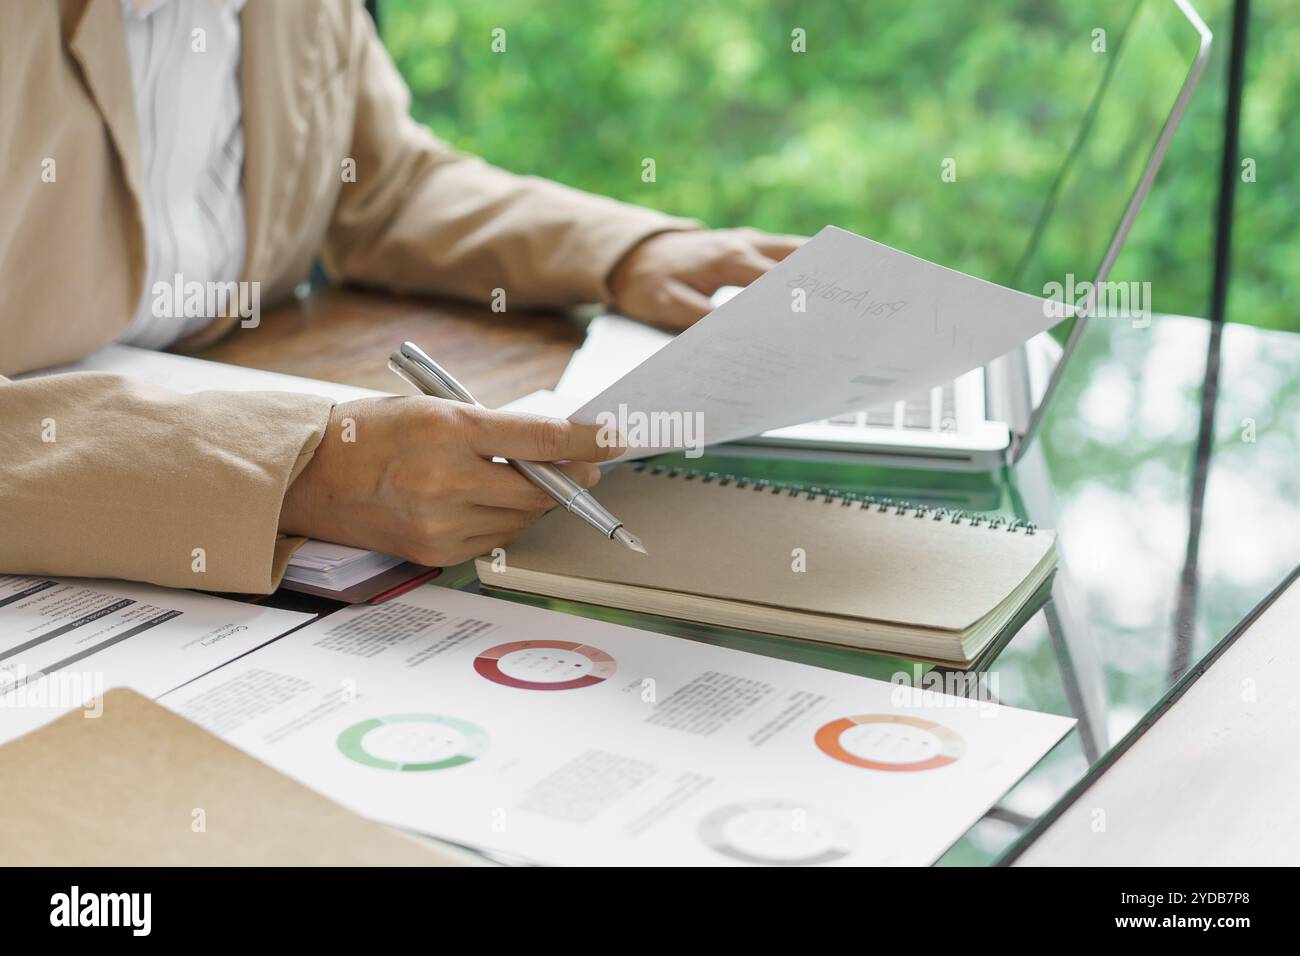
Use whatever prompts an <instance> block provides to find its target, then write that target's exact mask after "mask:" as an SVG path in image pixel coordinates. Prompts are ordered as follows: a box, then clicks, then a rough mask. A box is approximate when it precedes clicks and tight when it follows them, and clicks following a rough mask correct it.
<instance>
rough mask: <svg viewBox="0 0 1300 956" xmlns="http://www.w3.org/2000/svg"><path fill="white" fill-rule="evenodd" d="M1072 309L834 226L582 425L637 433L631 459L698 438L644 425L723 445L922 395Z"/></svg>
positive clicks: (602, 399) (585, 410) (625, 384)
mask: <svg viewBox="0 0 1300 956" xmlns="http://www.w3.org/2000/svg"><path fill="white" fill-rule="evenodd" d="M1068 311H1069V310H1068V308H1067V307H1066V306H1064V305H1062V304H1061V303H1056V302H1051V301H1048V300H1044V299H1041V298H1038V297H1037V296H1032V295H1027V294H1025V293H1022V292H1016V291H1015V290H1013V289H1008V288H1005V287H1003V286H999V285H996V284H994V283H991V282H986V281H984V280H982V279H976V278H973V277H972V276H968V275H965V274H964V273H961V272H956V271H954V270H952V269H947V268H944V267H943V266H939V265H936V264H935V263H932V262H928V261H926V260H924V259H918V258H916V257H915V256H911V255H908V254H907V253H905V252H900V251H898V250H897V249H893V248H890V247H889V246H886V245H882V244H880V243H877V242H873V241H872V240H870V239H865V238H863V237H861V236H857V235H854V234H853V233H851V232H846V231H844V230H843V229H837V228H835V227H834V226H827V227H826V228H825V229H823V230H822V231H821V232H819V233H818V234H817V235H816V236H814V237H813V238H812V239H810V240H809V241H808V242H807V243H805V244H804V245H803V246H802V247H800V248H799V249H797V250H795V251H794V252H793V253H791V254H790V255H789V256H788V257H787V258H786V259H785V260H783V261H782V262H780V263H778V264H777V265H776V266H775V267H774V268H772V269H771V270H770V271H769V272H767V273H766V274H765V275H763V276H760V277H759V278H758V279H757V280H755V281H754V282H753V283H752V284H750V285H749V286H748V287H746V288H745V289H744V290H743V291H742V292H740V293H739V294H738V295H736V296H735V297H733V298H731V299H730V300H728V301H727V302H725V303H723V304H722V305H721V306H719V307H718V308H717V309H715V310H714V311H713V312H712V313H710V314H709V315H708V316H706V317H705V318H703V319H701V320H700V321H699V322H697V323H696V324H695V325H693V326H691V327H690V328H688V329H686V330H685V331H684V332H682V333H681V334H680V335H678V336H677V337H676V338H674V339H673V340H672V341H671V342H668V343H667V344H665V345H663V347H662V348H659V349H658V350H657V351H654V352H653V354H651V355H650V356H649V358H646V359H645V360H644V361H643V362H642V363H641V364H639V365H637V366H636V367H635V368H634V369H632V370H631V371H629V372H627V373H626V374H624V375H622V376H621V377H619V378H618V380H617V381H615V382H613V383H612V384H609V385H608V387H606V388H604V390H603V391H601V392H600V394H598V395H596V396H595V397H594V398H590V400H588V401H587V402H586V403H585V404H584V405H582V407H581V408H578V409H577V410H576V411H575V412H574V413H573V414H572V416H571V417H572V418H573V420H575V421H580V422H584V423H588V424H605V423H607V422H614V421H616V422H618V423H619V424H620V428H621V429H622V428H624V426H623V423H624V422H625V421H626V422H628V423H629V425H628V428H627V429H626V430H627V431H629V432H632V433H630V434H626V435H625V437H626V438H628V440H629V444H630V445H631V446H633V447H632V448H631V454H630V456H631V457H642V456H645V455H648V454H653V453H657V452H660V451H668V450H676V449H681V448H685V447H689V446H690V442H691V441H692V440H693V439H692V436H691V435H690V434H689V431H690V429H680V428H663V427H656V426H655V425H654V424H650V425H648V426H646V427H645V429H644V430H645V432H646V434H648V435H650V436H651V441H650V442H649V443H647V444H643V443H641V442H639V441H637V437H636V435H635V433H634V430H635V429H636V428H637V427H638V423H637V416H642V418H653V417H654V416H660V417H661V420H662V421H665V422H666V421H668V420H669V419H670V418H671V417H673V416H676V417H678V418H681V419H685V420H688V421H691V420H693V421H696V422H698V425H699V430H700V431H702V433H703V441H702V442H699V443H700V444H708V445H715V444H719V443H721V442H727V441H732V440H735V439H738V438H747V437H750V436H753V435H758V434H761V433H763V432H766V431H770V430H772V429H776V428H782V427H785V426H788V425H797V424H800V423H802V422H809V421H815V420H818V419H824V418H831V417H834V416H836V415H842V414H846V413H848V412H855V411H858V410H860V409H863V408H869V407H872V406H876V405H881V404H885V403H887V402H892V401H896V400H899V399H904V398H907V397H908V396H911V395H916V394H919V393H921V392H923V391H924V390H926V389H929V388H932V387H935V386H939V385H942V384H944V383H945V382H948V381H951V380H952V379H954V378H956V377H957V376H958V375H960V374H962V373H963V372H967V371H969V370H971V369H973V368H976V367H978V366H981V365H984V364H986V363H988V362H990V361H992V360H993V359H995V358H997V357H998V356H1001V355H1005V354H1006V353H1007V352H1009V351H1011V350H1012V349H1013V348H1015V347H1016V346H1018V345H1021V344H1022V343H1024V342H1026V341H1027V340H1029V339H1030V338H1032V337H1033V336H1034V335H1036V334H1037V333H1039V332H1042V331H1044V330H1046V329H1048V328H1050V327H1051V326H1053V325H1055V324H1057V323H1058V322H1060V321H1061V320H1062V318H1064V317H1065V316H1066V315H1067V314H1068ZM645 345H646V347H647V348H649V347H650V342H649V341H647V342H646V343H645ZM577 384H579V383H572V382H571V383H570V386H571V387H576V385H577ZM698 437H699V436H694V440H696V441H698Z"/></svg>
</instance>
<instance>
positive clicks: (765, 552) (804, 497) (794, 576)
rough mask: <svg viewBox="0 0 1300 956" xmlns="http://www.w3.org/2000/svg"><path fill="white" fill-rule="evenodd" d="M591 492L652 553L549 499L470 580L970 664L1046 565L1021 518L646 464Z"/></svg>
mask: <svg viewBox="0 0 1300 956" xmlns="http://www.w3.org/2000/svg"><path fill="white" fill-rule="evenodd" d="M597 495H598V497H599V498H600V501H601V503H602V504H603V505H605V507H607V508H608V509H609V510H610V511H612V512H613V513H614V514H616V515H618V516H619V517H620V518H622V519H623V521H624V522H625V523H626V524H627V527H628V528H629V529H631V530H632V531H634V532H636V534H637V535H639V536H640V537H641V539H642V541H643V542H644V543H645V545H646V548H647V549H648V551H649V555H648V556H645V555H638V554H634V553H632V552H630V551H627V550H625V549H622V548H619V547H617V546H614V545H611V544H610V543H609V542H607V541H603V540H601V538H600V536H599V535H596V534H593V533H592V530H591V529H590V528H589V527H587V526H586V525H585V524H583V523H582V522H581V521H578V520H576V519H575V518H573V517H572V516H571V515H568V514H565V513H563V512H562V511H559V510H558V509H556V510H554V511H552V512H550V513H549V514H547V515H546V516H545V517H544V518H542V519H541V520H540V521H538V522H537V523H536V524H535V525H533V526H532V527H531V528H529V529H528V530H527V531H526V532H525V533H524V534H523V535H522V536H521V537H520V538H519V539H518V540H517V541H516V542H515V543H514V544H513V545H511V546H510V548H509V549H508V551H507V552H506V553H505V554H504V555H497V556H496V558H493V556H491V555H489V556H485V557H482V558H480V559H479V560H478V563H477V567H478V575H479V580H480V581H481V582H482V584H483V585H484V586H485V587H489V588H505V589H508V590H515V591H526V592H529V593H532V594H539V595H545V596H548V597H557V598H566V599H570V600H576V601H585V602H588V603H592V604H603V605H608V606H610V607H617V608H624V609H627V610H632V611H640V612H645V613H651V614H660V615H664V616H668V617H674V618H681V619H684V620H689V621H695V622H698V623H702V624H714V625H721V626H724V627H735V628H741V629H744V630H751V631H760V632H763V633H767V634H778V635H783V636H788V637H795V638H801V639H804V640H812V641H821V642H825V643H831V644H840V645H845V646H849V647H856V648H862V649H865V650H873V651H881V652H888V653H892V654H898V655H901V656H905V657H913V658H923V659H929V660H937V661H942V662H945V663H951V664H955V665H956V666H958V667H968V666H970V664H971V663H972V662H973V661H974V660H975V659H976V657H978V655H979V653H980V651H982V650H983V649H984V648H985V647H986V646H988V645H989V643H990V642H992V641H993V640H994V638H996V637H997V636H998V634H999V633H1000V632H1001V631H1002V630H1003V629H1004V628H1005V627H1006V626H1007V625H1008V624H1009V623H1010V622H1011V621H1012V620H1014V619H1015V618H1016V617H1017V615H1018V612H1020V611H1021V610H1022V608H1023V607H1024V606H1025V605H1026V604H1027V603H1028V602H1029V601H1030V599H1031V598H1033V597H1034V596H1035V595H1036V594H1037V593H1038V591H1039V588H1040V586H1041V585H1042V584H1043V582H1044V581H1045V580H1046V579H1047V577H1048V576H1049V575H1050V574H1051V572H1052V569H1053V568H1054V566H1055V564H1056V536H1055V535H1054V534H1053V533H1052V532H1050V531H1044V530H1041V529H1038V528H1035V527H1034V526H1033V525H1032V524H1027V523H1022V522H1018V521H1014V520H1013V521H1007V520H1005V519H1001V518H996V517H994V518H986V517H984V516H982V515H978V514H967V513H965V512H960V511H951V510H947V509H936V508H929V507H926V506H924V505H909V504H908V503H907V502H898V501H892V500H885V499H879V498H871V497H861V496H856V495H851V494H839V493H837V492H835V491H833V490H828V489H802V488H797V487H790V486H783V485H778V484H772V483H769V482H766V481H751V480H749V479H745V478H735V477H731V476H727V475H713V474H702V473H699V472H694V471H690V470H687V469H677V468H671V469H669V468H663V467H660V466H651V465H647V464H645V463H641V464H638V465H635V466H632V465H625V466H623V467H620V468H618V469H615V470H614V471H613V472H612V473H611V474H609V475H607V476H606V477H605V479H604V480H603V481H601V483H600V485H599V486H598V491H597Z"/></svg>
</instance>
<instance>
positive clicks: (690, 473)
mask: <svg viewBox="0 0 1300 956" xmlns="http://www.w3.org/2000/svg"><path fill="white" fill-rule="evenodd" d="M632 470H633V471H637V472H647V473H649V474H651V475H665V476H666V477H668V478H681V479H682V480H683V481H695V480H697V479H698V480H699V481H700V483H701V484H709V483H711V482H715V481H716V482H717V483H718V484H719V485H720V486H722V485H732V486H734V487H736V488H752V489H753V490H754V491H757V492H768V493H769V494H773V495H780V494H784V495H786V496H787V497H789V498H799V497H802V498H804V500H806V501H820V502H822V503H823V504H832V503H838V504H839V506H840V507H841V508H852V507H853V506H854V505H856V506H857V509H858V511H872V510H875V511H876V512H892V513H893V514H895V515H911V516H912V517H913V518H929V519H931V520H932V521H944V520H946V521H948V522H949V523H950V524H966V525H967V526H968V527H971V528H979V527H986V528H987V529H988V530H990V531H997V530H1005V531H1008V532H1011V533H1012V534H1014V533H1016V532H1021V533H1023V534H1026V535H1032V534H1034V533H1035V532H1036V531H1037V530H1038V525H1036V524H1034V523H1033V522H1032V521H1021V520H1019V519H1018V518H1003V517H1001V516H1000V515H993V516H991V517H990V516H985V515H983V514H980V513H979V512H977V511H961V510H959V509H957V508H936V507H931V506H930V505H923V504H912V502H910V501H899V500H897V499H894V498H881V497H878V496H876V495H859V494H855V493H854V492H851V491H839V490H837V489H835V488H818V487H815V486H814V487H807V486H805V485H801V484H796V483H794V482H782V481H769V480H767V479H766V478H758V479H755V478H746V477H744V476H743V475H731V474H726V473H725V472H718V471H700V470H698V469H694V468H669V467H666V466H664V465H651V464H648V463H646V462H644V461H639V462H637V463H635V464H634V465H633V466H632Z"/></svg>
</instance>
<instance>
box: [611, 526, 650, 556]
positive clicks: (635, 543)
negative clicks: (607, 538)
mask: <svg viewBox="0 0 1300 956" xmlns="http://www.w3.org/2000/svg"><path fill="white" fill-rule="evenodd" d="M614 540H615V541H618V542H621V543H622V545H623V547H625V548H627V549H628V550H629V551H635V552H637V554H648V553H649V552H648V551H646V549H645V545H644V544H642V543H641V539H640V538H638V537H637V536H636V535H634V534H633V533H632V532H631V531H628V530H627V528H623V527H619V528H615V529H614Z"/></svg>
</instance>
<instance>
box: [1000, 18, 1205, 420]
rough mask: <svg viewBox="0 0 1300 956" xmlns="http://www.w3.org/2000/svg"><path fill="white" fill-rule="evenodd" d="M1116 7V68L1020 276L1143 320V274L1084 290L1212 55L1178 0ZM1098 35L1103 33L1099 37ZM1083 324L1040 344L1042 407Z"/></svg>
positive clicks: (1051, 292) (1109, 41) (1033, 286)
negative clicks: (1204, 54)
mask: <svg viewBox="0 0 1300 956" xmlns="http://www.w3.org/2000/svg"><path fill="white" fill-rule="evenodd" d="M1112 16H1113V18H1114V19H1113V21H1112V23H1111V24H1110V25H1109V26H1104V25H1103V26H1100V27H1099V28H1100V29H1104V30H1105V31H1106V32H1105V35H1104V37H1102V38H1100V39H1101V41H1102V42H1104V43H1105V46H1106V52H1105V53H1104V54H1099V55H1103V56H1105V57H1106V58H1107V60H1106V69H1105V71H1104V73H1103V74H1102V76H1101V78H1100V81H1099V84H1098V87H1097V89H1096V90H1095V92H1094V95H1093V97H1092V101H1091V103H1090V105H1089V109H1088V112H1087V114H1086V116H1085V118H1084V122H1083V123H1082V125H1081V127H1080V129H1079V131H1078V134H1077V137H1076V139H1075V142H1074V143H1073V144H1071V146H1070V148H1069V150H1068V152H1067V154H1066V157H1065V161H1064V162H1063V164H1062V167H1061V169H1060V171H1059V172H1058V174H1057V178H1056V181H1055V183H1053V185H1052V188H1051V191H1050V193H1049V195H1048V198H1047V201H1046V202H1045V204H1044V206H1043V208H1042V210H1041V212H1040V215H1039V218H1038V221H1037V223H1036V224H1035V227H1034V230H1033V233H1032V235H1031V238H1030V241H1029V243H1028V248H1027V249H1026V251H1025V254H1024V255H1023V256H1022V258H1021V260H1020V262H1019V264H1018V265H1017V267H1016V269H1015V273H1014V277H1013V279H1012V281H1011V283H1010V284H1011V285H1013V286H1014V287H1015V288H1018V289H1020V290H1021V291H1023V292H1029V293H1033V294H1035V295H1048V296H1052V297H1057V298H1061V299H1062V300H1068V301H1071V303H1072V304H1075V305H1080V306H1091V309H1092V314H1093V316H1094V318H1095V320H1096V321H1138V322H1141V321H1146V320H1147V319H1148V318H1149V312H1147V313H1146V314H1143V310H1149V308H1150V306H1151V303H1150V301H1147V300H1148V299H1149V295H1147V290H1145V289H1143V288H1142V286H1141V284H1140V283H1136V284H1133V283H1129V282H1124V283H1122V284H1121V283H1114V284H1112V285H1108V286H1107V287H1105V288H1104V289H1097V288H1095V287H1094V289H1093V295H1094V297H1093V298H1092V299H1091V300H1089V299H1087V298H1083V297H1084V296H1086V295H1088V294H1089V290H1088V285H1087V284H1088V283H1101V282H1104V281H1105V280H1107V279H1108V275H1109V272H1110V267H1111V265H1112V264H1113V262H1114V260H1115V257H1116V256H1117V255H1118V253H1119V250H1120V247H1121V246H1122V244H1123V240H1124V238H1125V237H1126V235H1127V232H1128V226H1129V225H1130V224H1131V220H1132V217H1133V216H1134V215H1135V214H1136V211H1137V205H1138V204H1140V202H1141V199H1142V198H1143V197H1144V195H1145V191H1146V187H1147V186H1148V185H1149V179H1150V177H1151V176H1153V175H1154V166H1155V165H1158V162H1159V159H1160V158H1162V156H1163V150H1164V147H1165V146H1167V139H1168V137H1162V133H1163V132H1164V131H1165V129H1166V124H1167V123H1168V122H1170V120H1171V115H1172V114H1174V113H1175V112H1178V113H1179V116H1178V117H1174V124H1175V125H1176V121H1177V119H1178V118H1180V116H1181V108H1182V105H1183V104H1184V101H1185V97H1184V96H1183V93H1184V87H1185V85H1188V84H1189V78H1190V79H1191V81H1192V82H1193V83H1194V81H1195V74H1196V73H1197V72H1198V70H1199V66H1200V64H1201V62H1202V59H1203V58H1202V55H1201V48H1202V31H1203V30H1204V26H1203V24H1201V23H1200V20H1199V17H1197V16H1196V14H1195V13H1194V12H1192V11H1191V10H1190V8H1188V7H1187V6H1186V5H1185V4H1183V3H1180V2H1178V0H1138V2H1136V3H1133V4H1130V5H1128V9H1127V10H1123V11H1113V12H1112ZM1104 21H1105V17H1104V16H1099V23H1104ZM1098 39H1099V37H1098V35H1097V34H1095V33H1094V43H1095V42H1097V41H1098ZM1188 91H1190V85H1188ZM1162 140H1163V141H1162ZM1153 160H1154V163H1153ZM1149 167H1151V168H1150V169H1149ZM1127 278H1131V279H1140V278H1141V277H1140V276H1137V277H1127ZM1053 284H1055V285H1053ZM1121 300H1122V301H1121ZM1081 324H1082V323H1081V322H1080V320H1078V319H1068V320H1066V321H1064V322H1062V323H1060V324H1059V325H1058V326H1057V327H1056V328H1055V329H1053V330H1052V332H1051V333H1050V339H1049V338H1047V337H1046V336H1044V337H1043V340H1041V341H1038V342H1035V343H1032V344H1031V348H1030V352H1031V354H1030V356H1029V359H1030V369H1029V371H1030V374H1029V375H1028V380H1029V383H1030V390H1031V391H1030V395H1029V399H1030V407H1031V408H1032V409H1034V411H1035V413H1036V412H1037V409H1038V408H1039V406H1040V405H1041V404H1042V402H1043V401H1044V400H1045V399H1046V397H1047V392H1048V391H1049V389H1050V386H1051V385H1053V384H1054V382H1055V378H1056V375H1055V373H1056V371H1057V369H1058V368H1059V365H1060V363H1061V362H1062V360H1063V359H1064V357H1065V355H1068V352H1069V349H1070V348H1071V346H1072V345H1073V341H1074V338H1075V335H1076V333H1077V332H1078V331H1079V330H1080V327H1081ZM1035 362H1036V363H1037V365H1036V367H1035ZM1035 417H1036V415H1035ZM1030 427H1031V428H1032V423H1031V426H1030Z"/></svg>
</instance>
